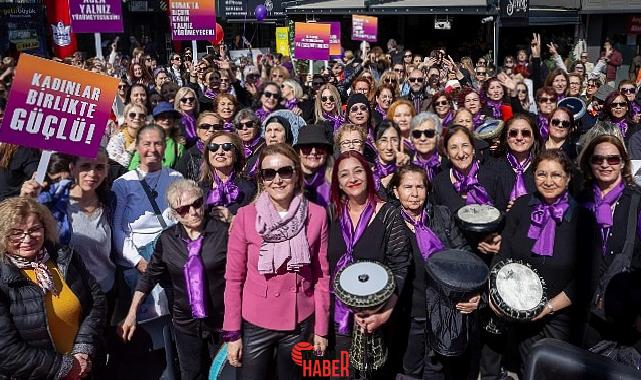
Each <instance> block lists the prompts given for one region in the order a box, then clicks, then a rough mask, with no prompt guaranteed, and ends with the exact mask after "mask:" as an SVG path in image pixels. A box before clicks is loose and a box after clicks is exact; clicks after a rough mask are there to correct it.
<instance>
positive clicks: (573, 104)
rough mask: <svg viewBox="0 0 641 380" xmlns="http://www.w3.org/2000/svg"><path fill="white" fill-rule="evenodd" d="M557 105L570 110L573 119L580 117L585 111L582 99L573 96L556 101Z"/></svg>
mask: <svg viewBox="0 0 641 380" xmlns="http://www.w3.org/2000/svg"><path fill="white" fill-rule="evenodd" d="M557 106H558V107H565V108H567V109H569V110H570V112H572V116H573V117H574V121H577V120H579V119H581V118H582V117H583V116H584V115H585V112H586V107H585V103H584V102H583V100H581V99H579V98H574V97H568V98H563V99H561V100H559V102H558V103H557Z"/></svg>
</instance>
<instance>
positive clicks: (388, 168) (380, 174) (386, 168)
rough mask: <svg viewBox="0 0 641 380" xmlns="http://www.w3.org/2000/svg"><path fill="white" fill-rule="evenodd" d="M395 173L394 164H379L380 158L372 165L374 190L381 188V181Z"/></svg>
mask: <svg viewBox="0 0 641 380" xmlns="http://www.w3.org/2000/svg"><path fill="white" fill-rule="evenodd" d="M395 171H396V162H392V163H391V164H384V163H382V162H381V159H380V157H379V158H378V159H377V160H376V161H375V163H374V181H375V182H376V190H377V191H378V189H380V188H381V186H382V185H381V180H382V179H383V178H385V177H387V176H388V175H390V174H392V173H394V172H395Z"/></svg>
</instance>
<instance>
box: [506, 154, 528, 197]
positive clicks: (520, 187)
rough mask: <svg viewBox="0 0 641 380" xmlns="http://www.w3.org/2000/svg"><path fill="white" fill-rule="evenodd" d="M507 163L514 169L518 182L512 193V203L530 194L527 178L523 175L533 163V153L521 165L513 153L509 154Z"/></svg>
mask: <svg viewBox="0 0 641 380" xmlns="http://www.w3.org/2000/svg"><path fill="white" fill-rule="evenodd" d="M507 162H508V163H509V164H510V166H511V167H512V169H513V170H514V171H515V172H516V181H515V182H514V187H512V191H511V192H510V202H511V201H513V200H515V199H516V198H518V197H520V196H521V195H525V194H527V193H528V191H527V188H526V187H525V177H524V176H523V173H524V172H525V169H526V168H527V167H528V165H530V162H532V152H530V153H529V154H528V156H527V159H526V160H525V161H524V162H523V163H522V164H521V163H520V162H519V160H517V159H516V157H515V156H514V155H513V154H512V152H507Z"/></svg>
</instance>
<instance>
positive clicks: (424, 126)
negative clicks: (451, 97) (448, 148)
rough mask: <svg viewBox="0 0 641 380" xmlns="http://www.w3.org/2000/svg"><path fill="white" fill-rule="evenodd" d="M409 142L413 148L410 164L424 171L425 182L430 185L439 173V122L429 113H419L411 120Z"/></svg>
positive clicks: (440, 128) (440, 127) (437, 118)
mask: <svg viewBox="0 0 641 380" xmlns="http://www.w3.org/2000/svg"><path fill="white" fill-rule="evenodd" d="M410 129H411V130H410V141H411V142H412V146H413V147H414V149H415V150H414V156H413V158H412V164H414V165H416V166H418V167H420V168H422V169H423V170H424V171H425V174H426V177H427V180H428V181H429V182H430V183H432V181H433V180H434V178H435V177H436V175H437V174H438V173H440V171H441V156H440V155H439V153H438V145H439V140H440V138H441V130H442V126H441V120H440V119H439V117H438V116H436V115H434V114H433V113H430V112H421V113H419V114H418V115H416V116H415V117H414V118H412V122H411V124H410Z"/></svg>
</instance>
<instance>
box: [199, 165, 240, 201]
mask: <svg viewBox="0 0 641 380" xmlns="http://www.w3.org/2000/svg"><path fill="white" fill-rule="evenodd" d="M212 175H213V177H214V182H215V183H216V188H215V189H214V188H212V189H211V190H209V194H207V202H206V203H207V205H210V206H223V207H227V206H229V205H230V204H232V203H234V202H236V201H237V200H238V197H239V196H240V189H239V188H238V186H236V184H235V183H234V179H235V178H236V173H234V172H233V171H232V173H231V175H230V176H229V178H228V179H227V181H226V182H224V183H223V181H222V180H221V179H220V178H219V177H218V175H217V174H216V171H215V170H214V171H213V172H212Z"/></svg>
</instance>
